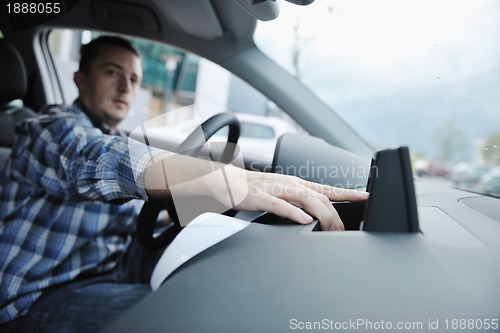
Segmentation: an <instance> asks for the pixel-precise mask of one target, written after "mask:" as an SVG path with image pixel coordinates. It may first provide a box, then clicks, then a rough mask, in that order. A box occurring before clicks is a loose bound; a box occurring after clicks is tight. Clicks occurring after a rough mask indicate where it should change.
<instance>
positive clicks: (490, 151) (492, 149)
mask: <svg viewBox="0 0 500 333" xmlns="http://www.w3.org/2000/svg"><path fill="white" fill-rule="evenodd" d="M483 157H484V159H485V161H486V162H488V163H492V164H494V165H500V131H497V132H494V133H492V134H490V135H489V136H488V137H487V138H486V141H485V143H484V150H483Z"/></svg>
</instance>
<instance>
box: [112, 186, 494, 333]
mask: <svg viewBox="0 0 500 333" xmlns="http://www.w3.org/2000/svg"><path fill="white" fill-rule="evenodd" d="M415 186H416V193H417V202H418V215H419V220H420V230H421V232H416V233H394V232H393V233H391V232H367V231H356V230H353V231H346V232H318V231H314V230H315V226H314V225H308V226H300V225H294V224H260V223H252V224H251V225H250V226H249V227H247V228H246V229H244V230H242V231H240V232H239V233H237V234H235V235H233V236H232V237H230V238H228V239H226V240H224V241H223V242H221V243H219V244H216V245H214V246H213V247H211V248H209V249H207V250H206V251H204V252H202V253H201V254H199V255H197V256H196V257H194V258H192V259H191V260H189V261H188V262H187V263H185V264H184V265H183V266H181V267H180V268H179V269H177V270H176V271H175V272H174V273H173V274H172V275H171V276H170V277H168V278H167V279H166V281H165V282H164V284H163V285H162V287H161V288H160V289H159V290H158V291H156V292H154V293H153V294H152V295H150V296H149V297H147V298H146V299H144V300H143V301H141V302H140V303H139V304H137V306H135V307H133V308H132V309H130V310H129V311H128V312H127V313H125V314H124V315H123V316H122V317H120V318H119V319H118V320H117V321H115V322H114V323H113V324H112V325H111V326H110V327H109V328H108V329H107V330H106V331H105V332H236V331H237V332H289V331H294V330H299V329H306V328H307V327H313V326H312V325H317V326H315V327H316V328H321V329H332V330H333V329H334V328H335V326H338V327H341V325H347V323H349V324H350V325H351V326H350V328H351V329H353V328H354V327H355V328H356V330H358V331H369V330H373V329H374V327H378V329H379V330H382V329H388V328H389V327H392V329H393V330H394V329H396V327H397V325H416V326H412V330H413V331H417V330H418V331H423V332H425V331H436V330H435V329H434V328H435V327H436V325H438V328H439V330H438V331H445V330H446V328H447V329H448V330H451V329H452V326H451V325H452V324H457V325H458V324H459V323H461V322H464V320H475V323H474V324H473V325H479V324H481V327H482V328H483V331H485V332H486V331H487V332H496V331H500V329H499V328H498V320H500V286H499V281H500V265H498V260H499V257H500V224H499V223H498V221H495V220H494V219H492V218H491V217H488V216H486V215H485V214H482V213H480V212H477V211H476V210H474V209H471V208H470V207H468V206H466V205H465V204H464V203H463V202H464V200H471V199H466V198H472V199H474V200H478V198H482V197H481V196H477V195H474V194H470V193H467V192H462V191H459V190H454V189H451V188H447V187H442V186H439V185H434V184H431V183H426V182H416V184H415ZM496 203H497V204H498V200H497V202H496ZM460 320H462V321H461V322H460ZM494 322H496V323H497V324H496V326H494V325H493V326H492V323H494ZM353 323H354V324H353ZM486 323H489V327H490V328H489V329H484V327H486V325H483V324H486ZM321 325H323V326H321ZM353 325H354V326H353ZM366 325H371V326H366ZM381 325H383V326H381ZM454 327H455V328H456V329H455V331H460V329H458V328H459V327H458V326H456V325H455V326H454ZM474 327H475V329H473V330H472V331H481V329H478V328H479V326H474ZM495 327H496V328H495ZM344 328H345V327H344ZM410 331H411V330H410ZM463 331H471V330H467V329H466V330H463Z"/></svg>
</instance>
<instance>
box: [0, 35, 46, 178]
mask: <svg viewBox="0 0 500 333" xmlns="http://www.w3.org/2000/svg"><path fill="white" fill-rule="evenodd" d="M0 73H2V79H1V80H0V170H2V169H3V166H4V164H5V161H6V160H7V158H8V157H9V155H10V151H11V148H12V146H13V144H14V140H15V125H16V123H18V122H19V121H21V120H23V119H26V118H31V117H34V116H36V115H37V113H36V112H35V111H33V110H32V109H30V108H28V107H25V106H24V105H23V103H22V98H23V97H24V96H25V94H26V91H27V89H28V75H27V71H26V67H25V65H24V61H23V59H22V57H21V54H20V53H19V51H18V50H17V49H16V48H15V47H14V46H13V45H12V44H11V43H10V42H9V41H8V40H6V39H3V38H2V39H0Z"/></svg>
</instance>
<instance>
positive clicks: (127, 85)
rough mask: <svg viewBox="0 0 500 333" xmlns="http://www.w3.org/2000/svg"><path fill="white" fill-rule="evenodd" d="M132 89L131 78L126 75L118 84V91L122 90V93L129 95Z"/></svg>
mask: <svg viewBox="0 0 500 333" xmlns="http://www.w3.org/2000/svg"><path fill="white" fill-rule="evenodd" d="M131 88H132V83H131V82H130V80H129V78H128V77H127V76H125V75H122V76H121V77H120V81H119V83H118V89H119V90H120V92H124V93H128V92H129V91H130V90H131Z"/></svg>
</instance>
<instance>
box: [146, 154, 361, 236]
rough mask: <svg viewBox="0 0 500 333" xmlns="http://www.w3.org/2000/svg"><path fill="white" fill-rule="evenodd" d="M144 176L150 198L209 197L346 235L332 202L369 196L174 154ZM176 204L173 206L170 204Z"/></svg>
mask: <svg viewBox="0 0 500 333" xmlns="http://www.w3.org/2000/svg"><path fill="white" fill-rule="evenodd" d="M155 161H156V162H154V163H152V164H151V165H150V166H149V167H148V168H147V169H146V171H145V174H144V179H145V187H146V190H147V191H148V194H149V195H150V196H164V195H171V196H176V198H180V199H178V200H182V197H183V196H194V195H197V196H209V197H212V198H214V199H215V200H216V201H217V202H218V203H220V204H221V205H222V206H223V207H225V208H227V209H229V208H233V209H237V210H246V211H267V212H269V213H273V214H275V215H278V216H281V217H284V218H288V219H290V220H292V221H295V222H297V223H301V224H308V223H311V222H312V221H313V216H314V217H315V218H317V219H318V220H319V222H320V225H321V229H322V230H344V224H343V223H342V221H341V219H340V217H339V215H338V213H337V211H336V210H335V208H334V207H333V205H332V203H331V201H363V200H366V199H367V198H368V193H366V192H360V191H355V190H347V189H342V188H336V187H331V186H327V185H321V184H316V183H312V182H308V181H305V180H302V179H300V178H297V177H293V176H287V175H281V174H272V173H263V172H255V171H247V170H244V169H242V168H238V167H235V166H232V165H223V164H220V163H215V162H210V161H206V160H200V159H196V158H193V157H188V156H184V155H178V154H165V155H164V156H160V157H157V158H155ZM174 202H175V201H174Z"/></svg>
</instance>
